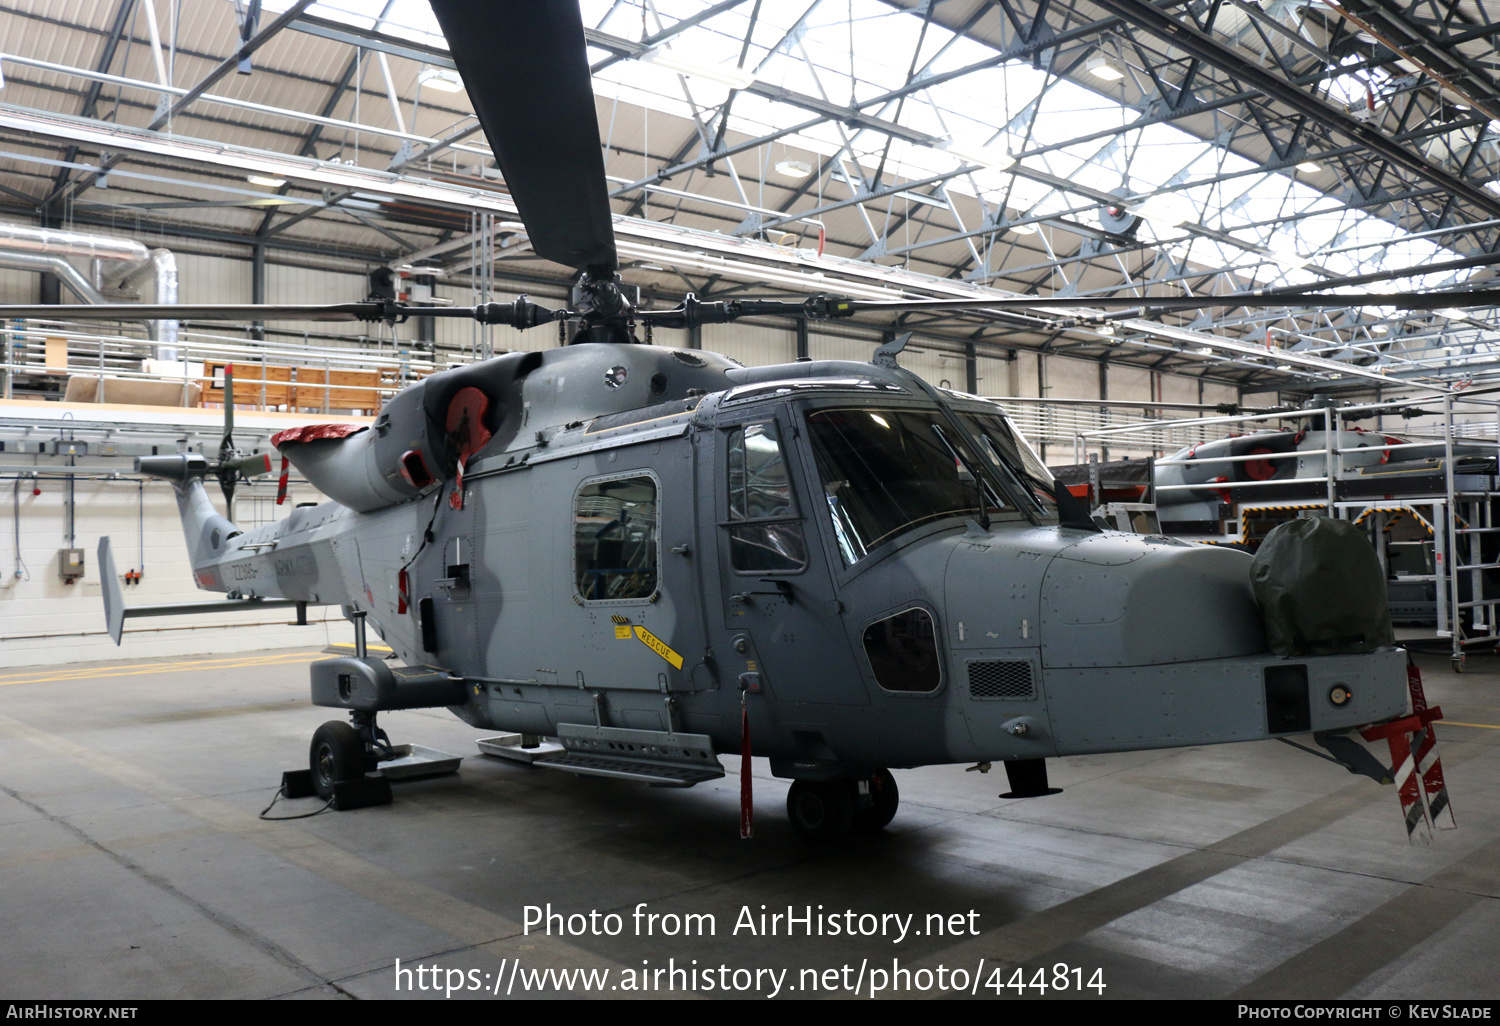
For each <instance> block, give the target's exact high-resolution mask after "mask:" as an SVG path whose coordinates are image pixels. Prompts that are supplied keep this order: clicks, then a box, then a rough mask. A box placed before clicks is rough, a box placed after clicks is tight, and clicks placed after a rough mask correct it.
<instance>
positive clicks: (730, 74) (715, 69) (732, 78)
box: [641, 47, 755, 89]
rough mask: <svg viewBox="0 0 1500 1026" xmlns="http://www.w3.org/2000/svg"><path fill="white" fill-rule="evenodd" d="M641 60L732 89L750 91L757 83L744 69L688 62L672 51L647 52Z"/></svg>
mask: <svg viewBox="0 0 1500 1026" xmlns="http://www.w3.org/2000/svg"><path fill="white" fill-rule="evenodd" d="M641 60H643V61H646V62H647V63H648V64H655V65H656V66H657V67H659V68H666V69H667V70H668V71H675V72H677V74H679V75H688V76H690V77H692V78H702V79H707V80H708V81H710V82H717V83H719V84H720V85H727V86H729V88H731V89H749V88H750V86H751V85H752V84H754V82H755V75H754V73H752V72H749V71H746V70H744V69H743V68H736V67H722V66H717V65H712V64H699V63H698V62H696V61H691V60H686V59H684V58H682V57H678V56H677V55H676V54H674V53H672V52H671V51H670V50H663V49H661V48H659V47H658V48H657V49H655V50H647V51H646V52H645V53H643V54H641Z"/></svg>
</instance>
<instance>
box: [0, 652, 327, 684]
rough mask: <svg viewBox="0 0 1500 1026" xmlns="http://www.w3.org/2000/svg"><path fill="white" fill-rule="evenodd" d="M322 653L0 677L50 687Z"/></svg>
mask: <svg viewBox="0 0 1500 1026" xmlns="http://www.w3.org/2000/svg"><path fill="white" fill-rule="evenodd" d="M322 654H323V653H321V652H289V653H285V652H284V653H278V654H277V655H272V656H252V657H249V658H246V657H244V656H240V657H235V658H220V659H194V660H190V661H186V662H176V663H137V664H135V665H133V666H100V667H69V668H67V669H60V670H53V671H50V672H48V671H40V672H39V671H36V670H33V671H31V675H28V674H24V673H20V674H9V675H7V676H0V687H4V686H5V685H7V684H49V683H56V682H58V681H69V680H94V679H95V678H99V677H138V676H141V675H142V674H148V673H182V672H185V671H187V670H234V669H239V668H242V667H246V666H276V665H279V664H283V663H295V662H301V661H303V660H305V659H315V658H317V657H318V656H320V655H322Z"/></svg>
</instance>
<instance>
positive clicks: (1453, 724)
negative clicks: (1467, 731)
mask: <svg viewBox="0 0 1500 1026" xmlns="http://www.w3.org/2000/svg"><path fill="white" fill-rule="evenodd" d="M1438 722H1440V723H1442V724H1443V725H1444V726H1445V727H1483V728H1484V729H1485V730H1500V724H1495V723H1460V722H1459V721H1458V720H1440V721H1438Z"/></svg>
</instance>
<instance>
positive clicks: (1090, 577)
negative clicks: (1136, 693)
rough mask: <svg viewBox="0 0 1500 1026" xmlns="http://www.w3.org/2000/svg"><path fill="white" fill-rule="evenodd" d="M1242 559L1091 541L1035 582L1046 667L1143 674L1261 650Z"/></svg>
mask: <svg viewBox="0 0 1500 1026" xmlns="http://www.w3.org/2000/svg"><path fill="white" fill-rule="evenodd" d="M1250 564H1251V558H1250V556H1249V555H1248V554H1246V553H1244V552H1240V551H1237V550H1234V549H1225V548H1219V547H1216V546H1207V545H1189V544H1187V543H1184V542H1180V541H1175V540H1171V539H1166V538H1160V537H1143V536H1135V535H1123V534H1114V533H1105V534H1098V535H1091V536H1089V537H1087V538H1085V539H1083V540H1080V541H1078V542H1076V543H1074V544H1072V545H1069V546H1067V547H1066V548H1064V549H1062V550H1061V551H1059V552H1058V553H1057V557H1056V558H1055V559H1053V560H1052V561H1051V562H1050V563H1049V565H1048V567H1047V570H1046V573H1045V575H1044V576H1043V579H1042V586H1041V596H1040V599H1041V602H1040V610H1039V619H1040V623H1039V628H1040V630H1039V635H1040V636H1039V640H1040V642H1041V649H1042V651H1041V656H1042V663H1043V665H1044V666H1047V667H1058V668H1061V667H1078V668H1082V667H1106V666H1144V665H1159V664H1163V663H1180V662H1191V661H1194V660H1199V659H1216V658H1224V657H1231V656H1242V655H1253V654H1255V653H1260V652H1265V651H1266V642H1265V632H1264V628H1263V626H1262V620H1261V614H1260V608H1259V606H1257V605H1256V602H1255V596H1254V593H1253V592H1252V590H1251V586H1250Z"/></svg>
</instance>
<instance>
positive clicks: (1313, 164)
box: [1297, 160, 1323, 174]
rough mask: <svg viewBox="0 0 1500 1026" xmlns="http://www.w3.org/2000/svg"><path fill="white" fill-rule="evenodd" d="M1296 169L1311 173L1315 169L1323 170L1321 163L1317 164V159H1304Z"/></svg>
mask: <svg viewBox="0 0 1500 1026" xmlns="http://www.w3.org/2000/svg"><path fill="white" fill-rule="evenodd" d="M1297 170H1298V171H1306V172H1307V173H1308V174H1312V173H1314V172H1316V171H1321V170H1323V165H1322V164H1319V163H1318V162H1317V161H1313V160H1304V161H1303V162H1302V163H1300V164H1298V165H1297Z"/></svg>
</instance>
